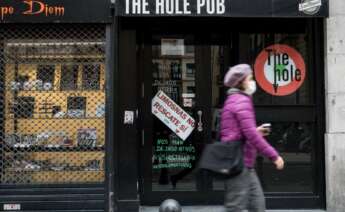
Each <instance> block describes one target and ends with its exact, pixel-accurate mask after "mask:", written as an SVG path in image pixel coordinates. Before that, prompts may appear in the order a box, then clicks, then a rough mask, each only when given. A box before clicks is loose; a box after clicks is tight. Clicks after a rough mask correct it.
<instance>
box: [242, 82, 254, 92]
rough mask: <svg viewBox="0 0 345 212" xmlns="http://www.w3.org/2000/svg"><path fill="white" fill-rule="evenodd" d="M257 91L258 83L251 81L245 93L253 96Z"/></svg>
mask: <svg viewBox="0 0 345 212" xmlns="http://www.w3.org/2000/svg"><path fill="white" fill-rule="evenodd" d="M255 91H256V82H255V81H254V80H250V81H249V82H248V86H247V88H246V90H245V91H244V92H246V93H247V94H248V95H253V94H254V93H255Z"/></svg>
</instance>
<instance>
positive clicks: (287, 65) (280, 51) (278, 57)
mask: <svg viewBox="0 0 345 212" xmlns="http://www.w3.org/2000/svg"><path fill="white" fill-rule="evenodd" d="M254 70H255V78H256V81H257V82H258V84H259V86H260V87H261V88H262V89H263V90H264V91H266V92H267V93H269V94H272V95H274V96H286V95H289V94H292V93H294V92H295V91H296V90H297V89H298V88H299V87H301V85H302V84H303V82H304V80H305V76H306V69H305V63H304V60H303V57H302V56H301V54H300V53H299V52H298V51H296V50H295V49H294V48H292V47H290V46H288V45H283V44H275V45H271V46H268V47H266V48H265V49H264V50H262V51H261V52H260V54H259V55H258V56H257V58H256V60H255V65H254Z"/></svg>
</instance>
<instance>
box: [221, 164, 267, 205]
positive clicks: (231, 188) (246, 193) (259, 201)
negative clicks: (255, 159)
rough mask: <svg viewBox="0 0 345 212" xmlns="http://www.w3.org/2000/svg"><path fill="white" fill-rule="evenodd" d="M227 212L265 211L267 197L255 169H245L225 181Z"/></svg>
mask: <svg viewBox="0 0 345 212" xmlns="http://www.w3.org/2000/svg"><path fill="white" fill-rule="evenodd" d="M224 206H225V209H226V212H242V210H246V209H247V210H248V212H264V211H265V208H266V204H265V197H264V193H263V191H262V187H261V184H260V181H259V179H258V177H257V175H256V172H255V170H254V169H244V170H243V172H242V173H241V174H240V175H238V176H236V177H233V178H230V179H228V180H226V181H225V200H224Z"/></svg>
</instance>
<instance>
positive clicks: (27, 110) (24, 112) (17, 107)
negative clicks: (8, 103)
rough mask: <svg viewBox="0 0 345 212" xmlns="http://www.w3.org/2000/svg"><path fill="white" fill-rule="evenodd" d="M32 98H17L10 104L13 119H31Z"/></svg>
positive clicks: (33, 104) (33, 100)
mask: <svg viewBox="0 0 345 212" xmlns="http://www.w3.org/2000/svg"><path fill="white" fill-rule="evenodd" d="M34 106H35V98H34V97H18V98H17V99H16V100H14V102H13V103H12V112H13V113H14V117H15V118H32V117H33V113H34Z"/></svg>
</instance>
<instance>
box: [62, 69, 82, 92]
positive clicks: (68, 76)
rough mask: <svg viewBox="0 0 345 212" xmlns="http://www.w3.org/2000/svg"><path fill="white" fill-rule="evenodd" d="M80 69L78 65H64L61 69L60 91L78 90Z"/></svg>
mask: <svg viewBox="0 0 345 212" xmlns="http://www.w3.org/2000/svg"><path fill="white" fill-rule="evenodd" d="M78 68H79V67H78V65H63V66H62V67H61V81H60V90H75V89H77V83H78Z"/></svg>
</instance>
